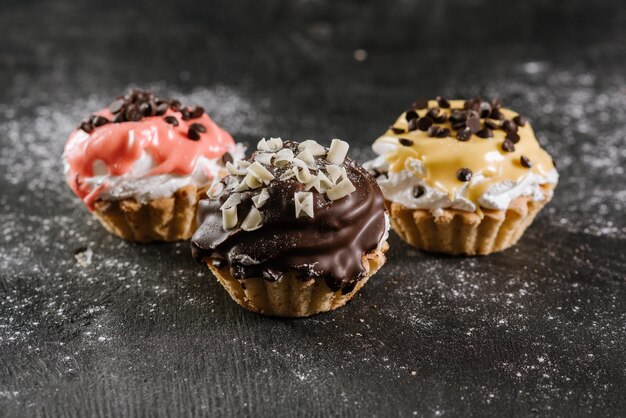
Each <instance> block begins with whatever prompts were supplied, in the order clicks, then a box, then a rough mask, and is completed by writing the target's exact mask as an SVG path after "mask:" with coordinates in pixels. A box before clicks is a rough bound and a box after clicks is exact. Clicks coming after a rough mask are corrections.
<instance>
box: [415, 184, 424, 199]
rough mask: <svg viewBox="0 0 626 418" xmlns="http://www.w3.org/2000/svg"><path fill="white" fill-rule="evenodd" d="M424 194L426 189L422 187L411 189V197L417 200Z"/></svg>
mask: <svg viewBox="0 0 626 418" xmlns="http://www.w3.org/2000/svg"><path fill="white" fill-rule="evenodd" d="M424 193H426V189H425V188H424V186H421V185H420V186H415V187H413V197H414V198H416V199H419V198H420V197H422V196H423V195H424Z"/></svg>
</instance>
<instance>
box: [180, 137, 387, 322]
mask: <svg viewBox="0 0 626 418" xmlns="http://www.w3.org/2000/svg"><path fill="white" fill-rule="evenodd" d="M347 151H348V144H347V143H345V142H343V141H340V140H333V141H332V144H331V146H330V149H327V148H324V147H323V146H321V145H320V144H318V143H317V142H315V141H312V140H308V141H304V142H302V143H297V142H292V141H285V142H283V141H282V140H281V139H280V138H271V139H269V140H267V141H266V140H265V139H263V140H261V141H260V142H259V144H258V146H257V151H256V152H254V154H253V155H252V156H251V157H250V158H248V159H246V160H243V161H239V162H238V163H235V164H228V170H229V172H230V175H228V176H226V177H224V178H223V179H222V180H221V181H220V182H219V183H217V184H215V185H214V186H213V187H212V188H211V189H210V190H209V192H208V196H209V198H208V199H205V200H202V201H201V202H200V204H199V210H198V225H199V226H198V230H197V231H196V233H195V234H194V235H193V237H192V240H191V243H192V253H193V256H194V257H195V258H196V259H197V260H198V261H200V262H202V263H206V264H207V265H208V267H209V268H210V269H211V271H212V272H213V273H214V275H215V276H216V277H217V279H218V280H219V281H220V283H221V284H222V285H223V286H224V287H225V288H226V290H227V291H228V293H229V294H230V295H231V297H232V298H233V299H234V300H235V301H236V302H237V303H239V304H240V305H241V306H243V307H245V308H246V309H249V310H251V311H253V312H257V313H261V314H265V315H273V316H287V317H302V316H309V315H313V314H316V313H319V312H325V311H329V310H333V309H336V308H338V307H340V306H343V305H344V304H345V303H346V302H348V301H349V300H350V299H351V298H352V297H353V296H354V295H355V294H356V293H357V292H358V291H359V289H360V288H361V287H362V286H363V285H364V284H365V283H366V282H367V280H368V279H369V278H370V277H371V276H372V275H373V274H374V273H376V271H378V269H379V268H380V267H381V266H382V265H383V264H384V262H385V255H384V253H385V251H386V250H387V248H388V246H387V242H386V239H387V233H388V229H389V224H388V220H387V214H386V212H385V206H384V198H383V195H382V193H381V192H380V189H379V187H378V185H377V184H376V180H375V179H374V178H373V177H372V176H371V175H370V174H369V173H368V172H367V171H366V170H364V169H363V168H362V167H361V166H359V165H358V164H356V163H355V162H354V161H353V160H351V159H349V158H346V153H347Z"/></svg>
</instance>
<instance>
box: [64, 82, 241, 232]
mask: <svg viewBox="0 0 626 418" xmlns="http://www.w3.org/2000/svg"><path fill="white" fill-rule="evenodd" d="M243 154H244V149H243V147H242V146H241V145H236V144H235V142H234V141H233V138H232V137H231V136H230V135H229V134H228V133H227V132H226V131H224V130H223V129H222V128H220V127H219V126H217V124H216V123H215V122H213V120H211V118H209V116H208V115H207V114H206V113H205V112H204V109H203V108H202V107H200V106H194V107H185V106H183V105H181V103H180V101H178V100H176V99H173V100H171V99H162V98H158V97H155V96H154V95H153V94H152V93H150V92H146V91H138V90H133V91H131V92H130V93H128V94H127V95H126V96H121V97H118V98H117V99H116V100H115V101H114V102H113V103H111V105H110V106H109V107H108V108H106V109H102V110H100V111H98V112H95V113H93V114H92V115H91V116H90V117H89V118H88V119H86V120H84V121H82V122H81V123H80V124H79V126H78V128H77V129H76V130H74V131H73V132H72V134H71V135H70V137H69V139H68V141H67V143H66V145H65V150H64V153H63V159H64V163H65V172H66V178H67V182H68V184H69V185H70V187H71V188H72V190H73V191H74V193H75V194H76V195H77V196H78V197H79V198H80V199H81V200H82V201H83V202H84V204H85V205H86V207H87V208H88V209H89V210H90V211H91V212H92V213H93V214H94V215H95V217H96V218H97V219H98V220H99V221H100V222H101V223H102V225H103V226H104V227H105V228H106V229H107V230H108V231H109V232H111V233H113V234H115V235H117V236H119V237H121V238H124V239H127V240H133V241H139V242H150V241H176V240H183V239H188V238H189V237H190V236H191V235H192V234H193V232H194V231H195V226H196V222H195V219H196V216H195V215H196V209H197V202H198V200H199V199H200V197H201V196H202V195H203V194H204V193H205V192H206V190H207V189H208V187H209V186H210V185H211V183H212V182H213V180H214V179H215V178H219V177H221V176H223V175H225V174H226V170H225V168H224V167H225V163H226V162H229V161H233V160H236V159H238V158H241V157H242V156H243Z"/></svg>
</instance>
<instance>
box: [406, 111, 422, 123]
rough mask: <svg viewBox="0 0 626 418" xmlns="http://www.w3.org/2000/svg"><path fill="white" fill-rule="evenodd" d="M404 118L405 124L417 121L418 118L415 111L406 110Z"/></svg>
mask: <svg viewBox="0 0 626 418" xmlns="http://www.w3.org/2000/svg"><path fill="white" fill-rule="evenodd" d="M404 117H405V118H406V120H407V122H408V121H410V120H413V119H418V118H419V116H418V115H417V112H416V111H415V110H408V111H407V112H406V114H405V115H404Z"/></svg>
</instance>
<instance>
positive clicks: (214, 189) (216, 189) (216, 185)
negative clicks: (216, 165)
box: [206, 178, 224, 199]
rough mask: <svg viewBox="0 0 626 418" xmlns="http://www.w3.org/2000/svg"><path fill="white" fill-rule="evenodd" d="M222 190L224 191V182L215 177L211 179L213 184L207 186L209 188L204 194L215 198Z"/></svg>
mask: <svg viewBox="0 0 626 418" xmlns="http://www.w3.org/2000/svg"><path fill="white" fill-rule="evenodd" d="M223 191H224V183H222V182H221V181H219V180H218V179H217V178H216V179H215V180H214V181H213V184H212V185H211V187H209V190H208V191H207V192H206V195H207V196H208V197H209V198H211V199H215V198H216V197H217V196H219V195H220V194H221V193H222V192H223Z"/></svg>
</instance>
